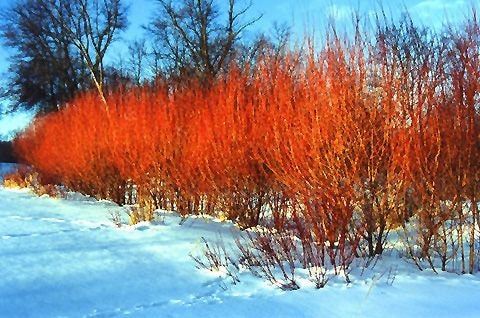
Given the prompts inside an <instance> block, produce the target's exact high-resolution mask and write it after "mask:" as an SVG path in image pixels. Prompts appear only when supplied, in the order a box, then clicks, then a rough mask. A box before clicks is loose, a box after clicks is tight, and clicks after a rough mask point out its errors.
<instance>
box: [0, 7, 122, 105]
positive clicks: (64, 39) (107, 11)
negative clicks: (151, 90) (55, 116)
mask: <svg viewBox="0 0 480 318" xmlns="http://www.w3.org/2000/svg"><path fill="white" fill-rule="evenodd" d="M0 27H1V32H0V36H1V37H2V38H3V40H4V42H5V45H6V46H8V47H11V48H13V49H15V51H16V54H15V55H14V56H13V57H12V60H11V66H10V73H11V74H12V78H11V81H10V87H9V90H8V94H10V95H12V96H15V97H16V99H17V100H18V106H23V107H25V108H32V107H34V106H39V109H40V111H42V112H48V111H51V110H54V109H56V108H57V107H58V105H60V104H62V103H64V102H65V101H68V100H70V99H71V98H72V97H73V96H74V95H75V93H76V92H78V91H82V90H84V89H87V88H90V87H92V86H93V87H95V88H96V89H97V90H98V92H99V94H100V97H101V98H102V99H104V95H103V89H104V88H103V86H104V81H105V75H104V74H105V66H104V58H105V54H106V52H107V50H108V48H109V47H110V45H111V44H112V42H113V41H114V39H115V35H116V33H117V31H118V30H121V29H123V28H125V27H126V16H125V9H124V7H123V5H122V4H121V0H18V1H17V2H15V3H14V4H13V5H12V6H11V7H10V8H9V9H7V10H6V11H5V12H4V13H3V14H2V23H1V25H0Z"/></svg>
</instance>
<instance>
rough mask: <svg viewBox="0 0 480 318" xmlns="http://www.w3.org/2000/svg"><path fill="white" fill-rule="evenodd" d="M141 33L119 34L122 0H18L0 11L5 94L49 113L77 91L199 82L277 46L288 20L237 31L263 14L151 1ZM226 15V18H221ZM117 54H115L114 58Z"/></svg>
mask: <svg viewBox="0 0 480 318" xmlns="http://www.w3.org/2000/svg"><path fill="white" fill-rule="evenodd" d="M156 2H157V7H156V8H157V9H156V11H155V12H154V13H153V14H152V18H151V21H150V23H149V24H148V25H145V26H144V34H143V37H140V38H138V39H136V40H134V41H125V40H123V39H121V34H122V32H123V31H125V30H126V28H127V26H128V9H129V8H128V7H127V6H126V4H125V3H124V1H123V0H16V1H14V2H13V3H12V5H11V6H10V7H9V8H8V9H7V10H5V11H4V12H3V13H2V15H1V18H2V20H1V22H0V37H1V39H2V40H3V43H4V45H5V46H6V47H9V48H11V49H13V52H15V53H14V55H13V56H12V57H11V60H10V67H9V78H8V81H7V85H6V87H3V88H2V95H3V97H7V98H9V99H10V100H13V101H14V103H13V105H12V108H13V109H32V108H36V109H38V111H39V113H47V112H51V111H55V110H57V109H59V108H60V107H62V105H65V104H66V103H67V102H68V101H70V100H72V98H73V97H74V96H75V95H77V94H78V93H79V92H83V91H86V90H90V89H94V90H96V91H97V92H98V94H99V96H100V98H101V99H102V100H103V101H104V102H105V91H106V90H109V89H114V88H115V87H117V86H118V85H123V86H134V85H141V84H142V83H143V82H151V83H153V82H155V81H156V80H157V79H159V78H161V79H163V80H168V81H170V82H172V83H181V82H182V81H183V80H185V79H187V78H190V79H191V78H201V79H202V81H203V82H205V83H206V82H208V81H209V79H211V78H214V77H216V76H218V75H219V74H220V73H222V72H224V71H226V70H227V69H228V66H229V65H230V64H231V63H232V61H237V62H240V63H242V64H246V63H250V62H251V61H253V60H254V58H255V57H256V56H258V55H259V54H262V52H265V51H266V50H276V51H278V52H281V51H282V48H283V47H285V46H286V45H287V43H288V39H289V37H290V31H289V28H288V26H285V25H282V26H275V27H274V33H273V35H272V36H267V35H265V34H257V35H256V36H255V37H254V38H253V39H251V40H247V39H245V38H243V37H242V35H243V33H244V31H245V30H246V29H247V28H248V27H250V26H251V25H252V24H254V23H255V22H256V21H258V20H259V19H260V18H261V16H256V17H253V18H251V19H250V18H248V10H249V8H250V6H251V4H248V3H241V2H240V1H237V0H229V1H228V3H227V6H226V7H220V6H219V2H218V1H213V0H180V1H171V0H156ZM225 17H226V18H225ZM115 41H117V42H119V41H120V42H123V44H124V45H125V47H128V50H127V52H128V54H127V56H126V57H125V56H121V57H119V58H120V61H121V62H120V63H116V64H114V63H107V60H106V57H107V56H108V54H110V56H111V55H113V53H112V52H110V53H109V51H110V50H111V48H112V44H113V43H114V42H115ZM117 58H118V56H117Z"/></svg>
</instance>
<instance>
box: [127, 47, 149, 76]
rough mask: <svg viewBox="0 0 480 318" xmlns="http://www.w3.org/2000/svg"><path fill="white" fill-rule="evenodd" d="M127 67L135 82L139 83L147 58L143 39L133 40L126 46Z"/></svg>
mask: <svg viewBox="0 0 480 318" xmlns="http://www.w3.org/2000/svg"><path fill="white" fill-rule="evenodd" d="M128 52H129V61H128V63H129V68H130V73H131V74H132V78H133V81H134V82H135V84H137V85H140V83H141V81H142V78H143V77H144V74H143V71H144V67H145V64H146V58H147V47H146V44H145V39H140V40H138V39H137V40H135V41H133V42H132V43H130V45H129V46H128Z"/></svg>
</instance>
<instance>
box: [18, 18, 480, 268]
mask: <svg viewBox="0 0 480 318" xmlns="http://www.w3.org/2000/svg"><path fill="white" fill-rule="evenodd" d="M326 39H327V42H326V44H325V45H324V46H323V47H322V48H317V49H315V48H311V49H310V50H308V51H307V53H305V52H293V51H288V50H285V51H284V52H283V53H282V55H278V51H275V50H270V51H268V50H266V51H265V52H270V53H268V54H267V53H264V54H260V55H257V58H256V60H255V62H254V63H246V64H242V65H239V64H237V63H235V62H232V63H231V64H230V65H229V70H228V72H222V73H221V74H219V76H218V77H217V78H216V80H212V81H211V83H210V85H209V86H207V87H206V86H205V85H204V83H203V82H202V79H201V78H200V79H197V80H190V81H189V82H188V85H185V84H184V83H179V84H178V83H177V84H175V83H173V84H172V82H169V81H167V82H162V81H157V82H156V84H155V85H144V86H143V87H139V88H134V89H130V90H127V91H122V90H120V91H117V92H116V93H112V94H110V95H108V96H107V101H108V104H109V105H110V107H109V108H105V107H103V105H102V103H101V102H100V100H99V98H98V94H84V95H83V96H81V97H79V98H77V99H76V100H75V101H74V102H72V103H71V106H70V107H68V108H65V109H63V110H62V111H60V112H58V113H55V114H50V115H47V116H45V117H42V118H39V119H37V120H36V121H35V123H34V124H33V125H32V127H31V128H30V129H29V130H27V131H26V132H25V133H24V134H23V135H22V136H20V137H19V138H18V139H17V140H16V141H15V145H16V149H17V151H18V153H19V154H20V155H21V157H22V158H23V160H25V161H26V162H28V163H30V164H32V165H34V166H35V167H36V168H37V169H38V170H39V171H40V172H41V173H42V174H43V175H44V176H46V177H47V179H49V180H56V181H57V182H60V183H62V184H64V185H66V186H68V187H70V188H71V189H74V190H77V191H81V192H83V193H87V194H91V195H94V196H96V197H99V198H108V199H112V200H114V201H115V202H118V203H119V204H125V203H134V204H138V205H139V206H140V207H142V208H144V209H149V210H152V209H155V208H168V209H175V210H177V211H178V212H179V213H181V214H182V215H189V214H197V213H209V214H213V215H217V216H221V217H224V218H228V219H231V220H234V221H235V222H237V223H238V224H239V225H240V226H242V227H250V226H255V225H257V224H259V223H263V224H267V225H268V224H270V225H273V226H275V227H276V228H278V229H284V228H288V227H289V226H290V225H291V223H292V222H295V223H296V224H297V225H298V224H299V222H300V223H303V224H304V225H302V228H303V229H304V232H305V231H306V232H305V233H309V234H305V233H304V236H305V237H310V238H311V239H313V240H314V241H315V242H316V244H317V246H320V247H321V251H322V253H325V254H322V255H324V256H325V255H328V259H330V261H331V262H338V263H336V264H338V265H339V266H348V264H349V263H350V262H351V260H352V258H353V257H355V256H359V255H367V256H374V255H377V254H381V253H382V252H383V249H384V247H385V241H386V239H387V236H388V234H389V231H391V230H392V229H396V230H397V231H400V232H401V233H403V234H402V235H403V237H404V239H405V242H406V246H407V253H408V254H409V255H410V257H411V259H412V260H413V261H414V262H415V263H416V264H417V266H418V267H419V268H421V269H422V268H424V266H425V264H427V266H430V267H431V268H433V269H434V270H435V269H436V268H437V267H440V268H441V269H442V270H446V269H447V267H448V266H449V265H450V266H451V268H452V269H453V270H457V271H461V272H467V271H468V272H473V271H474V270H475V264H477V261H476V260H477V258H478V249H477V248H476V246H478V244H479V236H480V234H479V226H478V224H479V213H478V208H477V206H478V197H479V192H478V191H479V184H480V180H479V177H480V175H479V171H480V167H479V164H480V137H479V136H480V121H479V120H480V118H479V116H480V108H479V102H480V58H479V55H480V51H479V50H480V45H479V44H480V21H479V20H478V19H477V17H476V15H475V14H472V16H471V17H470V18H469V19H468V20H467V21H466V22H465V24H464V25H462V27H459V28H456V29H453V28H452V29H451V30H449V31H448V32H446V33H444V34H443V35H442V36H440V35H436V34H433V33H431V32H429V31H428V30H426V29H423V28H418V27H416V26H414V25H413V23H412V21H411V20H409V19H408V18H407V19H404V20H402V21H401V22H399V23H395V22H389V21H386V20H378V21H377V28H376V32H375V36H374V37H367V36H365V34H363V33H362V30H361V28H360V26H359V25H357V32H356V34H355V36H354V37H353V38H352V39H348V38H345V39H344V38H340V37H338V36H337V35H336V33H335V32H328V34H327V36H326ZM280 56H281V58H279V57H280ZM67 128H68V129H67ZM297 228H298V226H297ZM402 229H403V230H402ZM311 239H309V240H311ZM322 259H323V258H322ZM456 259H461V262H460V264H458V263H455V262H453V260H456Z"/></svg>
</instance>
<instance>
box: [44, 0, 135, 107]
mask: <svg viewBox="0 0 480 318" xmlns="http://www.w3.org/2000/svg"><path fill="white" fill-rule="evenodd" d="M40 2H42V4H43V7H44V10H45V12H47V14H48V16H49V18H50V19H51V20H52V21H53V23H54V25H55V27H57V28H58V29H60V30H62V31H63V32H64V33H65V34H67V35H68V37H69V40H70V41H71V44H72V45H73V46H74V47H75V48H77V50H78V51H79V53H80V55H81V56H82V58H83V60H84V61H85V63H86V65H87V67H88V70H89V71H90V74H91V77H92V80H93V83H94V84H95V87H96V88H97V90H98V93H99V95H100V97H101V98H102V100H103V101H104V102H105V104H106V101H105V96H104V92H103V85H104V79H105V67H104V58H105V54H106V52H107V49H108V48H109V47H110V45H111V44H112V42H113V41H114V36H115V34H116V31H117V30H119V29H120V30H121V29H124V28H125V27H126V25H127V24H126V23H127V20H126V12H125V9H124V7H123V6H122V4H121V1H120V0H40Z"/></svg>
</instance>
